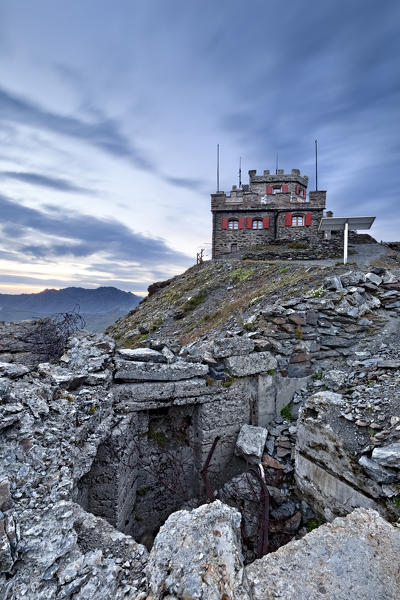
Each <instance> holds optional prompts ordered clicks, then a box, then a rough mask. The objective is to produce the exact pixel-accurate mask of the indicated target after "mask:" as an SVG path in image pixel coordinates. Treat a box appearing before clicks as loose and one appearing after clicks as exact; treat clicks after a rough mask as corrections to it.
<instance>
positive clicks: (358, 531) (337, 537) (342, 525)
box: [246, 508, 400, 600]
mask: <svg viewBox="0 0 400 600" xmlns="http://www.w3.org/2000/svg"><path fill="white" fill-rule="evenodd" d="M399 553H400V529H396V528H395V527H393V526H392V525H390V524H389V523H388V522H387V521H385V520H384V519H382V518H381V517H380V516H379V514H378V513H377V512H376V511H374V510H366V509H362V508H358V509H356V510H355V511H354V512H352V513H351V514H350V515H348V516H347V517H346V518H338V519H335V520H334V521H333V522H332V523H328V524H326V525H323V526H321V527H319V528H318V529H315V530H314V531H312V532H311V533H309V534H308V535H306V536H305V537H303V538H302V539H301V540H298V541H295V542H290V543H289V544H287V545H286V546H282V547H281V548H279V550H277V552H274V553H272V554H268V555H266V556H264V557H263V558H261V559H260V560H256V561H255V562H254V563H252V564H251V565H249V566H248V567H247V568H246V572H247V576H248V579H249V582H250V585H251V591H252V594H253V595H252V598H253V600H267V599H269V598H271V599H272V598H282V599H283V598H284V599H285V600H332V599H333V598H334V599H335V600H356V598H360V599H361V598H362V599H363V600H377V599H378V598H382V600H383V599H385V600H396V599H397V598H400V570H399V569H398V563H399Z"/></svg>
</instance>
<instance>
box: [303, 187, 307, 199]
mask: <svg viewBox="0 0 400 600" xmlns="http://www.w3.org/2000/svg"><path fill="white" fill-rule="evenodd" d="M303 196H304V198H305V197H306V196H307V192H306V188H304V190H303Z"/></svg>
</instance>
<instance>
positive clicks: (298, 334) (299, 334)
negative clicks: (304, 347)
mask: <svg viewBox="0 0 400 600" xmlns="http://www.w3.org/2000/svg"><path fill="white" fill-rule="evenodd" d="M294 333H295V336H296V337H297V339H298V340H302V339H303V335H304V332H303V330H302V328H301V326H300V325H297V327H296V331H295V332H294Z"/></svg>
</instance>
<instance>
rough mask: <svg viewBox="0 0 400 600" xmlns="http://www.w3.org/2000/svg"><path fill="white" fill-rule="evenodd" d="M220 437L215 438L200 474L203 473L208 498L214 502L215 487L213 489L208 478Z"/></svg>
mask: <svg viewBox="0 0 400 600" xmlns="http://www.w3.org/2000/svg"><path fill="white" fill-rule="evenodd" d="M219 439H220V437H219V436H217V437H216V438H215V440H214V441H213V443H212V446H211V448H210V451H209V453H208V455H207V458H206V462H205V463H204V467H203V468H202V470H201V471H200V475H201V478H202V480H203V483H204V487H205V490H206V495H207V498H208V501H209V502H214V500H215V494H214V489H213V487H212V485H211V483H210V480H209V479H208V469H209V466H210V462H211V460H212V457H213V454H214V452H215V448H216V446H217V444H218V441H219Z"/></svg>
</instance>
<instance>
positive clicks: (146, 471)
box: [75, 393, 249, 546]
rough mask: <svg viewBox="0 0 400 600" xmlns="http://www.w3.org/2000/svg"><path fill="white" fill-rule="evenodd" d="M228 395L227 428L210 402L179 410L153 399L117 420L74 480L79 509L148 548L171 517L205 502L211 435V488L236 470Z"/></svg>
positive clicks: (238, 462) (239, 465)
mask: <svg viewBox="0 0 400 600" xmlns="http://www.w3.org/2000/svg"><path fill="white" fill-rule="evenodd" d="M227 395H228V394H227V393H226V394H224V400H225V402H224V409H225V411H226V410H227V408H229V405H231V411H229V410H228V411H227V412H226V415H228V414H230V416H229V419H228V420H229V422H230V423H229V426H227V425H228V423H226V419H225V421H224V419H223V418H222V417H223V415H222V414H221V404H220V402H219V401H216V400H217V398H215V397H212V398H211V397H208V398H206V399H207V400H212V401H208V402H204V399H203V402H204V403H196V404H183V405H178V406H176V405H172V404H171V403H169V404H166V403H165V402H164V403H161V402H158V403H154V404H153V407H152V408H149V409H147V410H137V411H135V412H132V413H130V414H129V415H126V416H124V417H122V419H121V421H120V422H119V423H118V424H117V425H115V426H114V427H113V429H112V430H111V432H110V434H109V435H108V436H107V438H106V439H105V440H104V441H103V443H102V444H100V446H99V447H98V451H97V454H96V456H95V459H94V461H93V463H92V465H91V468H90V470H89V471H88V472H87V473H86V474H85V475H84V476H83V477H82V478H81V479H80V480H79V482H78V483H77V486H76V491H75V500H76V501H77V502H78V503H79V504H80V505H81V506H82V508H84V510H86V511H88V512H90V513H93V514H94V515H96V516H100V517H103V518H105V519H106V520H107V521H108V522H109V523H111V524H112V525H113V526H114V527H116V528H117V529H119V530H120V531H122V532H123V533H125V534H128V535H131V536H132V537H134V538H135V539H136V540H138V541H141V542H142V543H145V544H146V545H147V546H150V545H151V540H152V539H153V537H154V535H155V534H156V533H157V532H158V529H159V527H160V526H161V525H162V524H163V523H164V522H165V520H166V519H167V518H168V516H169V515H170V514H171V513H172V512H175V511H176V510H179V509H182V508H193V507H195V506H197V505H198V503H199V502H204V501H205V491H204V485H203V482H202V477H201V473H200V472H201V469H202V468H203V467H204V463H205V461H206V458H207V456H208V453H209V451H210V448H211V446H212V443H213V441H214V439H215V438H216V437H217V436H218V437H219V438H220V440H219V442H218V444H217V447H216V450H215V453H214V455H213V460H212V462H211V464H210V472H209V476H210V480H211V482H212V485H213V487H214V489H215V490H216V489H218V487H219V486H220V485H221V484H223V483H224V482H225V481H226V480H228V479H229V478H230V477H232V476H233V475H235V474H237V473H239V472H241V471H242V470H243V464H242V460H241V459H239V458H238V457H235V456H234V445H235V442H236V437H237V432H238V430H239V428H240V425H239V423H235V422H234V412H235V407H237V400H236V401H234V402H229V400H228V403H227V404H226V402H227V398H226V396H227ZM218 400H221V401H222V398H218ZM246 404H247V403H246ZM246 413H247V414H249V410H248V405H247V406H246ZM218 420H219V421H220V425H219V427H218V428H215V423H216V422H217V421H218ZM239 422H240V421H239ZM232 423H233V424H232Z"/></svg>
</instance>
